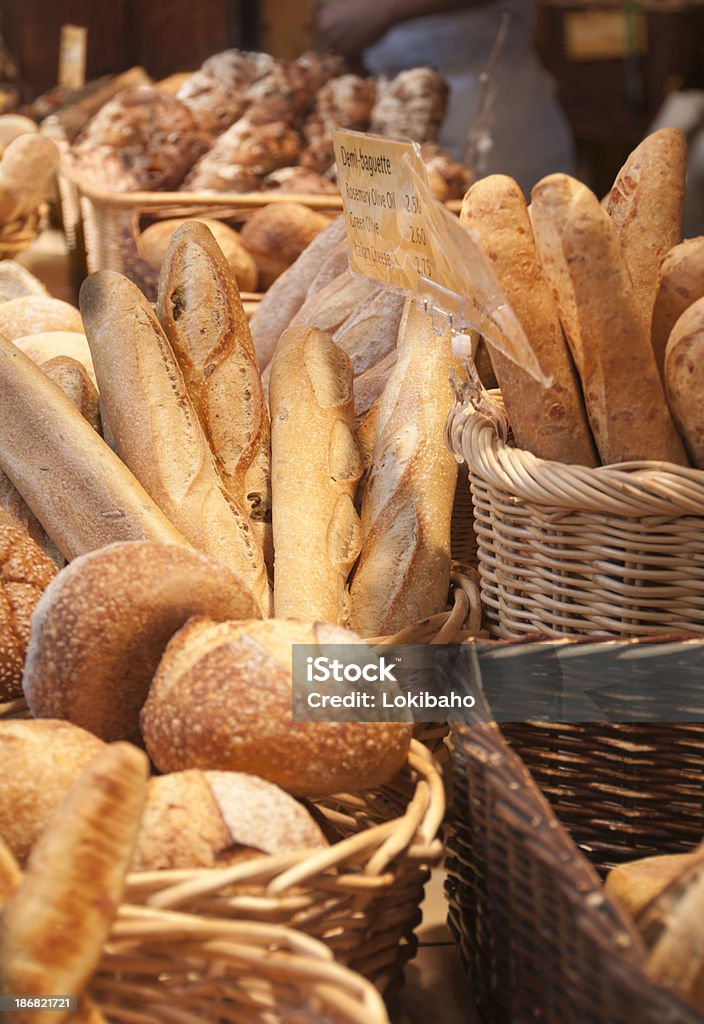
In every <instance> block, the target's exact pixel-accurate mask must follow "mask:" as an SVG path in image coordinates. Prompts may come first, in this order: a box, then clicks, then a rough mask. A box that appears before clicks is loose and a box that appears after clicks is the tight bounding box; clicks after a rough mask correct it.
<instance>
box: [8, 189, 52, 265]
mask: <svg viewBox="0 0 704 1024" xmlns="http://www.w3.org/2000/svg"><path fill="white" fill-rule="evenodd" d="M45 219H46V205H45V204H44V203H42V204H41V205H40V206H37V207H36V208H35V209H34V210H30V212H29V213H26V214H24V215H23V216H22V217H18V218H16V219H15V220H11V221H7V222H6V223H5V224H0V260H9V259H12V258H13V257H14V256H19V254H20V253H21V252H24V251H25V249H28V248H29V246H30V245H31V243H32V242H33V241H34V239H35V238H36V237H37V235H38V233H39V230H40V228H41V226H42V224H43V223H44V221H45Z"/></svg>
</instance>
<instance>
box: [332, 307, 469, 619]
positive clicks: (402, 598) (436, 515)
mask: <svg viewBox="0 0 704 1024" xmlns="http://www.w3.org/2000/svg"><path fill="white" fill-rule="evenodd" d="M451 366H452V349H451V344H450V338H449V336H447V335H445V336H443V337H440V338H439V337H437V336H436V335H434V334H433V329H432V324H431V321H430V317H428V316H427V315H426V314H425V313H423V312H421V310H419V309H418V308H417V307H416V305H415V302H414V301H413V300H412V299H408V300H407V302H406V308H405V310H404V314H403V319H402V321H401V327H400V329H399V345H398V359H397V362H396V364H395V366H394V368H393V370H392V371H391V376H390V377H389V379H388V382H387V384H386V387H385V389H384V391H383V394H382V396H381V398H380V399H379V412H378V420H377V427H376V440H375V444H374V452H373V455H372V465H371V470H370V473H369V477H368V478H367V481H366V483H365V486H364V492H363V495H362V536H363V541H362V553H361V555H360V557H359V561H358V563H357V566H356V568H355V571H354V575H353V578H352V584H351V588H350V594H351V598H352V611H351V615H350V625H351V626H352V629H354V630H355V631H356V632H357V633H359V634H360V635H361V636H364V637H371V636H381V635H386V634H390V633H395V632H397V631H398V630H399V629H401V628H402V627H404V626H408V625H410V624H411V623H412V622H416V621H417V620H419V619H423V618H425V617H426V616H427V615H433V614H434V613H436V612H440V611H442V610H443V609H444V608H445V606H446V604H447V594H448V590H449V586H450V520H451V515H452V504H453V500H454V494H455V481H456V478H457V463H456V462H455V460H454V458H453V457H452V455H451V454H450V452H449V451H448V450H447V448H446V447H445V442H444V427H445V420H446V419H447V415H448V413H449V411H450V408H451V406H452V388H451V386H450V381H449V375H450V369H451Z"/></svg>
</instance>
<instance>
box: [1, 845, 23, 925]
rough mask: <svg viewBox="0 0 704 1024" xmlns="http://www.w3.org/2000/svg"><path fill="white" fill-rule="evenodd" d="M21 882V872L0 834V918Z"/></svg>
mask: <svg viewBox="0 0 704 1024" xmlns="http://www.w3.org/2000/svg"><path fill="white" fill-rule="evenodd" d="M21 881H22V871H21V869H20V866H19V864H18V863H17V861H16V860H15V858H14V857H13V856H12V853H11V851H10V849H9V847H8V846H7V845H6V843H5V841H4V839H3V838H2V834H0V917H2V912H3V910H4V909H5V904H6V903H7V901H8V900H9V899H10V896H12V894H13V893H14V892H15V890H16V889H17V888H18V886H19V884H20V882H21Z"/></svg>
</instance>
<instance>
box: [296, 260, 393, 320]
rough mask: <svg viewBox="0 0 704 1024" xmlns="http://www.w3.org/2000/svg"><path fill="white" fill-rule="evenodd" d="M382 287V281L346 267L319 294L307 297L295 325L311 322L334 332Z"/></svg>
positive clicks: (377, 293)
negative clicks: (359, 275) (355, 273)
mask: <svg viewBox="0 0 704 1024" xmlns="http://www.w3.org/2000/svg"><path fill="white" fill-rule="evenodd" d="M381 291H382V288H381V285H380V284H379V283H378V282H376V281H372V280H371V278H368V277H355V275H354V274H353V273H352V271H351V270H345V271H343V273H342V274H339V275H338V276H337V277H335V278H333V280H332V281H331V282H330V283H329V284H327V285H326V286H325V287H324V288H322V289H321V290H320V291H319V292H317V293H316V294H315V295H313V296H311V297H310V298H306V301H305V302H304V303H303V305H302V306H301V308H300V309H299V310H298V312H297V313H296V315H295V316H294V317H293V319H292V321H291V325H292V326H293V325H295V324H308V325H309V326H311V327H317V328H318V330H320V331H325V332H326V333H328V334H333V333H334V332H335V331H337V330H338V329H339V328H340V327H341V326H342V325H343V324H344V322H345V321H346V320H347V318H348V317H350V316H353V315H354V314H355V313H356V312H357V310H358V309H359V307H360V306H361V305H362V304H367V303H369V302H371V301H372V299H374V298H376V296H377V295H379V294H380V292H381Z"/></svg>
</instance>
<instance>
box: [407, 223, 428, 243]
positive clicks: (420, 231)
mask: <svg viewBox="0 0 704 1024" xmlns="http://www.w3.org/2000/svg"><path fill="white" fill-rule="evenodd" d="M411 241H412V242H413V244H414V245H425V244H426V243H427V241H428V236H427V235H426V233H425V228H420V227H416V226H415V225H414V224H411Z"/></svg>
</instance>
